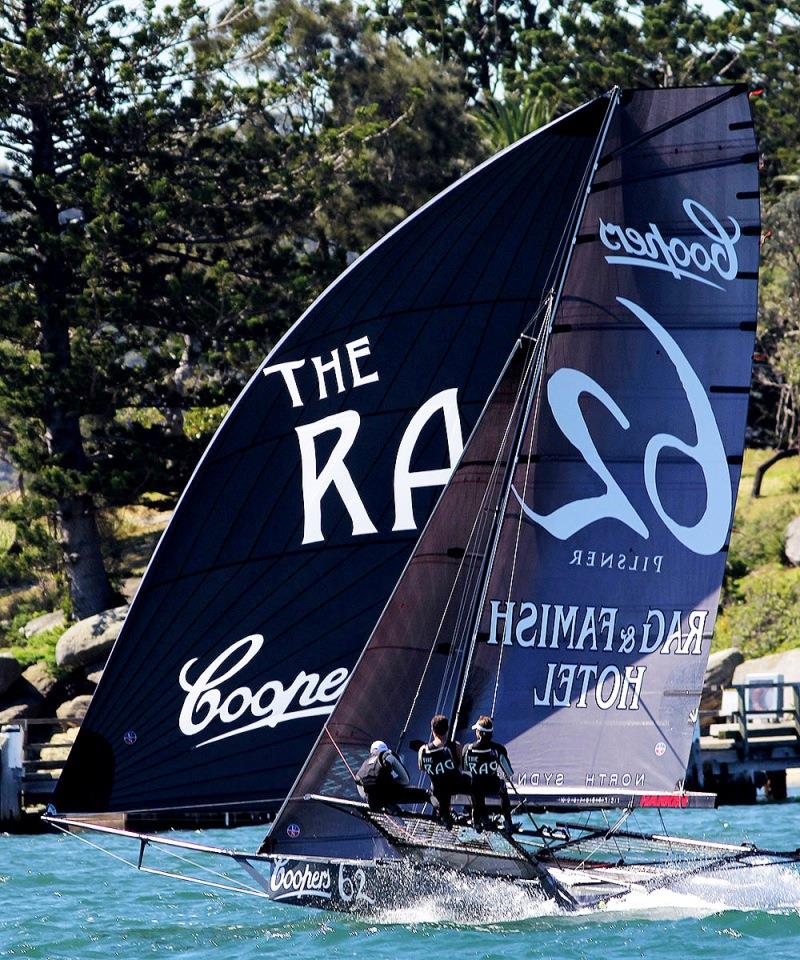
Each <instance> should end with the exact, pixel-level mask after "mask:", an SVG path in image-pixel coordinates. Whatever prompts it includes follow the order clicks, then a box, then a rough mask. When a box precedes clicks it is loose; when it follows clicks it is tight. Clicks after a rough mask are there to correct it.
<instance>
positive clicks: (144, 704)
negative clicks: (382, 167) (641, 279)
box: [54, 98, 608, 812]
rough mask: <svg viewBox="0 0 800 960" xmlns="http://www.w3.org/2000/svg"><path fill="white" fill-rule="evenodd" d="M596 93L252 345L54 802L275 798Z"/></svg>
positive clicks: (525, 274)
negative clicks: (261, 349) (240, 387)
mask: <svg viewBox="0 0 800 960" xmlns="http://www.w3.org/2000/svg"><path fill="white" fill-rule="evenodd" d="M607 109H608V101H607V99H605V98H604V99H601V100H599V101H596V102H594V103H591V104H589V105H587V106H585V107H582V108H580V109H578V110H576V111H573V112H572V113H571V114H569V115H568V116H566V117H564V118H562V119H560V120H558V121H556V122H554V123H553V124H550V125H549V126H548V127H546V128H544V129H543V130H542V131H540V132H539V133H537V134H535V135H533V136H531V137H529V138H527V139H526V140H524V141H521V142H520V143H518V144H515V145H514V146H513V147H511V148H509V149H508V150H506V151H504V152H503V153H501V154H499V155H498V156H497V157H495V158H493V159H492V160H491V161H489V162H487V163H486V164H484V165H483V166H481V167H479V168H478V169H477V170H475V171H473V172H472V173H471V174H469V175H468V176H466V177H465V178H463V179H462V180H461V181H459V182H458V183H456V184H455V185H453V186H452V187H451V188H449V189H448V190H446V191H445V192H444V193H443V194H441V195H440V196H439V197H437V198H435V199H434V200H433V201H431V202H430V203H429V204H428V205H426V206H425V207H424V208H422V209H421V210H420V211H418V212H417V213H416V214H415V215H413V216H412V217H410V218H409V219H408V220H407V221H406V222H405V223H403V224H401V225H400V227H398V228H397V229H396V230H394V231H393V232H392V233H391V234H389V235H388V236H387V237H386V238H384V240H382V241H381V242H380V243H379V244H377V245H376V246H375V247H373V248H372V249H371V250H370V251H368V253H367V254H365V255H364V256H363V257H362V258H360V259H359V260H358V261H356V263H355V264H353V266H352V267H351V268H349V269H348V271H346V273H345V274H343V275H342V277H340V278H339V280H337V281H336V282H335V283H334V284H333V285H332V286H331V287H330V288H329V289H328V290H327V291H326V292H325V293H324V294H323V295H322V296H321V297H320V299H319V300H318V301H316V303H314V304H313V305H312V307H311V308H310V309H309V310H308V312H307V313H306V314H305V315H304V316H303V317H302V318H301V319H300V321H298V323H297V324H296V325H295V326H294V327H293V328H292V330H291V331H290V332H289V333H288V334H287V335H286V336H285V337H284V339H283V340H282V341H281V342H280V343H279V344H278V345H277V346H276V347H275V349H274V350H273V351H272V352H271V354H270V355H269V356H268V357H267V359H266V360H265V361H264V363H263V364H262V366H261V367H260V368H259V370H258V371H257V372H256V374H255V375H254V376H253V378H252V380H251V381H250V383H249V384H248V386H247V387H246V389H245V390H244V392H243V393H242V395H241V396H240V397H239V399H238V400H237V402H236V403H235V405H234V406H233V408H232V409H231V411H230V413H229V415H228V417H227V418H226V420H225V421H224V423H223V425H222V426H221V428H220V430H219V431H218V432H217V434H216V436H215V437H214V439H213V441H212V443H211V445H210V446H209V448H208V450H207V451H206V453H205V455H204V456H203V459H202V460H201V462H200V464H199V465H198V468H197V469H196V471H195V473H194V475H193V477H192V480H191V481H190V483H189V485H188V487H187V489H186V491H185V492H184V494H183V496H182V498H181V501H180V503H179V505H178V508H177V510H176V512H175V515H174V517H173V519H172V521H171V523H170V525H169V527H168V529H167V531H166V532H165V534H164V536H163V537H162V540H161V542H160V544H159V546H158V549H157V551H156V553H155V554H154V557H153V559H152V561H151V563H150V565H149V567H148V570H147V572H146V574H145V577H144V580H143V582H142V585H141V587H140V589H139V592H138V594H137V596H136V598H135V600H134V603H133V605H132V607H131V610H130V613H129V615H128V618H127V621H126V623H125V626H124V628H123V631H122V633H121V635H120V638H119V640H118V642H117V644H116V646H115V647H114V650H113V652H112V655H111V657H110V659H109V662H108V664H107V667H106V670H105V672H104V676H103V679H102V681H101V683H100V685H99V687H98V689H97V692H96V693H95V695H94V698H93V700H92V704H91V707H90V709H89V712H88V714H87V716H86V719H85V721H84V723H83V726H82V728H81V731H80V734H79V736H78V738H77V741H76V743H75V746H74V748H73V751H72V753H71V756H70V759H69V761H68V764H67V766H66V768H65V770H64V773H63V775H62V777H61V779H60V781H59V784H58V787H57V790H56V793H55V796H54V804H55V806H56V807H57V808H58V810H59V811H60V812H69V811H78V812H88V811H97V810H128V811H131V810H154V809H160V810H163V809H171V808H186V807H199V806H204V805H215V806H222V807H227V808H231V807H233V806H239V805H250V806H252V805H253V804H256V803H262V802H276V803H277V802H279V801H280V800H282V799H283V797H284V796H285V795H286V793H287V791H288V789H289V788H290V787H291V785H292V783H293V782H294V780H295V778H296V776H297V773H298V770H299V768H300V765H301V764H302V761H303V760H304V759H305V757H306V755H307V754H308V751H309V749H310V748H311V746H312V745H313V743H314V740H315V738H316V736H317V734H318V732H319V730H320V726H321V724H322V722H323V720H324V719H325V717H327V716H328V715H329V714H330V712H331V710H332V709H333V707H334V704H335V703H336V701H337V699H338V697H339V696H340V694H341V692H342V690H343V689H344V686H345V684H346V682H347V680H348V678H349V675H350V670H351V669H352V667H353V664H354V663H355V661H356V658H357V657H358V655H359V653H360V652H361V650H362V649H363V646H364V644H365V642H366V640H367V638H368V636H369V634H370V632H371V630H372V628H373V626H374V624H375V621H376V620H377V618H378V616H379V614H380V612H381V610H382V609H383V607H384V605H385V603H386V601H387V598H388V597H389V595H390V593H391V591H392V588H393V587H394V585H395V583H396V580H397V578H398V576H399V575H400V573H401V571H402V569H403V567H404V565H405V564H406V562H407V560H408V557H409V554H410V551H411V549H412V547H413V545H414V543H415V542H416V540H417V537H418V535H419V530H420V529H421V528H422V526H423V525H424V522H425V520H426V519H427V517H428V516H429V514H430V511H431V509H432V506H433V504H434V502H435V500H436V498H437V496H438V495H439V493H440V492H441V489H442V486H443V485H444V483H445V482H446V479H447V477H448V476H449V475H450V472H451V470H452V467H453V465H454V464H455V463H456V461H457V459H458V456H459V454H460V452H461V449H462V445H463V440H464V438H466V437H467V436H469V434H470V433H471V431H472V429H473V427H474V425H475V423H476V421H477V419H478V416H479V414H480V412H481V410H482V409H483V408H484V406H485V404H486V401H487V397H488V396H489V394H490V392H491V390H492V388H493V387H494V385H495V384H496V383H497V380H498V377H499V376H500V374H501V371H502V370H503V368H504V366H505V364H506V362H507V359H508V356H509V353H510V351H511V350H512V348H513V346H514V344H515V343H516V342H517V340H518V337H519V335H520V333H521V332H522V331H523V330H525V329H526V328H527V327H528V326H529V325H530V323H531V320H532V317H533V315H534V314H535V312H536V310H537V308H538V306H539V304H540V303H541V300H542V297H543V293H544V291H545V290H546V289H548V287H549V286H550V285H551V283H552V272H553V268H554V263H555V260H556V259H557V253H556V252H557V251H558V250H559V249H560V247H561V244H562V241H563V233H564V226H565V224H566V223H568V222H569V219H570V213H571V211H572V210H573V209H574V207H575V203H576V200H577V198H578V195H579V192H580V189H581V185H582V184H583V183H584V178H585V172H586V167H587V163H588V161H589V158H590V156H592V152H593V150H594V148H595V144H596V140H597V135H598V131H599V129H600V127H601V124H602V123H603V119H604V117H605V115H606V112H607Z"/></svg>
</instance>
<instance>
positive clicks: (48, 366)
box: [26, 4, 116, 619]
mask: <svg viewBox="0 0 800 960" xmlns="http://www.w3.org/2000/svg"><path fill="white" fill-rule="evenodd" d="M26 14H27V20H28V29H29V30H30V29H33V28H34V27H35V26H36V23H35V17H34V12H33V8H32V6H31V5H30V4H28V5H26ZM30 117H31V131H32V133H31V158H30V162H31V173H32V174H33V176H34V177H42V179H43V181H44V182H45V184H46V186H45V188H44V189H43V190H42V191H41V192H38V191H37V192H36V193H35V194H34V197H33V200H34V206H35V208H36V216H37V218H38V219H39V221H40V225H41V228H42V231H41V232H42V235H43V236H44V237H45V238H46V239H45V240H44V242H42V243H41V245H40V246H39V248H38V250H37V253H38V254H39V261H38V264H37V269H36V275H35V281H34V282H35V296H36V300H37V304H38V308H39V309H38V325H39V335H40V344H39V346H40V350H41V361H42V366H43V368H44V370H45V372H46V376H45V387H44V390H45V395H44V397H43V401H42V407H41V409H42V414H41V416H42V420H43V422H44V427H45V440H46V444H47V451H48V454H49V456H50V460H51V462H52V464H53V465H54V466H56V467H59V468H61V469H63V470H69V471H72V472H73V473H75V474H77V475H78V476H80V475H81V474H83V475H85V474H87V473H88V468H89V463H88V459H87V457H86V451H85V450H84V447H83V437H82V436H81V430H80V416H79V412H78V411H77V410H75V409H74V407H73V404H72V403H70V402H69V399H68V398H67V399H65V393H66V392H67V391H68V384H69V382H70V377H69V370H70V365H71V360H72V358H71V349H70V339H69V322H68V317H69V309H68V290H69V278H68V276H67V274H66V268H65V262H64V257H63V255H62V251H61V249H60V245H59V243H58V241H57V240H56V241H55V242H54V241H53V238H58V237H59V235H60V233H61V225H60V224H59V220H58V207H57V205H56V202H55V200H54V199H53V195H52V192H51V189H52V188H51V187H49V186H47V184H52V183H54V182H55V176H56V167H57V163H56V150H55V140H54V134H53V127H52V122H51V116H50V114H49V113H48V109H47V104H46V103H45V104H42V103H36V104H33V105H32V106H31V107H30ZM65 486H66V484H65ZM55 499H56V526H57V531H58V538H59V542H60V545H61V548H62V550H63V556H64V563H65V566H66V570H67V578H68V580H69V592H70V598H71V600H72V608H73V612H74V614H75V616H77V617H78V618H79V619H82V618H84V617H88V616H91V615H92V614H94V613H99V612H100V611H101V610H106V609H108V608H109V607H111V606H113V605H114V601H115V599H116V595H115V594H114V591H113V590H112V589H111V584H110V582H109V580H108V575H107V573H106V570H105V565H104V563H103V556H102V553H101V551H100V532H99V530H98V528H97V517H96V514H95V506H94V502H93V500H92V498H91V496H90V495H89V494H88V493H85V492H78V493H73V492H65V493H64V494H63V495H61V496H59V495H56V498H55Z"/></svg>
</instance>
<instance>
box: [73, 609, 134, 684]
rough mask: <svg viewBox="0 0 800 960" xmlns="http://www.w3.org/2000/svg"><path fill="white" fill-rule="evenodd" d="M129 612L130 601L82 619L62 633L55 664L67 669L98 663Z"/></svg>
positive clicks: (108, 648) (111, 644) (110, 645)
mask: <svg viewBox="0 0 800 960" xmlns="http://www.w3.org/2000/svg"><path fill="white" fill-rule="evenodd" d="M127 613H128V607H127V604H126V605H124V606H122V607H114V608H113V609H112V610H104V611H103V612H102V613H98V614H96V615H95V616H93V617H87V618H86V620H81V621H80V623H76V624H75V625H74V626H73V627H70V628H69V630H67V631H66V632H65V633H63V634H62V635H61V637H60V638H59V640H58V643H57V644H56V663H57V664H58V665H59V667H62V668H64V669H67V670H69V669H72V668H74V667H83V666H87V665H88V664H94V663H97V661H98V660H100V659H103V658H105V657H106V656H107V654H108V653H109V651H110V650H111V648H112V646H113V645H114V641H115V640H116V639H117V636H118V634H119V631H120V629H121V628H122V624H123V623H124V622H125V617H126V615H127Z"/></svg>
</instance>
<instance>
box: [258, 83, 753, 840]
mask: <svg viewBox="0 0 800 960" xmlns="http://www.w3.org/2000/svg"><path fill="white" fill-rule="evenodd" d="M604 134H605V135H604V137H603V138H602V144H601V146H602V150H601V154H600V156H599V159H598V162H597V164H596V169H594V165H592V169H590V171H589V174H590V176H591V188H590V193H589V196H588V199H587V202H586V203H585V206H584V208H583V211H582V215H581V218H580V220H579V222H577V223H575V224H574V225H573V227H574V230H573V233H574V246H573V253H572V256H571V259H570V262H569V266H568V269H567V270H566V272H565V274H564V275H563V276H562V277H561V278H559V280H557V281H554V285H553V286H554V290H556V291H560V296H559V297H558V298H557V303H556V304H555V310H554V311H553V312H552V313H551V314H549V317H548V322H547V324H546V325H545V326H544V328H543V329H542V331H541V335H540V336H539V338H538V340H537V349H538V350H540V351H541V358H542V360H541V364H539V362H538V361H534V362H532V363H531V364H530V365H528V366H527V367H524V370H525V372H524V373H523V375H521V376H520V377H519V378H518V380H517V384H518V392H517V397H516V400H514V401H513V402H511V401H509V400H508V398H507V397H506V398H505V399H504V393H503V390H501V391H499V392H498V394H497V395H496V396H495V399H494V401H493V402H492V403H491V404H490V405H489V407H488V408H487V413H486V415H485V417H484V419H483V420H482V421H481V422H480V423H479V425H478V427H477V429H476V432H475V435H474V438H473V442H474V443H475V444H476V448H480V449H481V450H482V454H481V455H482V456H483V457H485V458H486V459H487V461H488V462H491V463H493V464H494V463H499V464H502V463H503V462H504V461H507V460H508V457H509V448H508V446H507V440H506V437H507V436H508V434H507V432H506V431H505V430H503V431H498V430H497V429H496V428H495V429H494V430H492V428H491V427H490V422H491V420H492V419H493V418H496V416H497V413H498V410H499V409H501V408H504V409H505V410H506V411H507V412H508V416H507V418H506V422H507V423H508V424H510V425H511V428H512V433H513V432H514V422H515V418H517V417H518V416H519V413H518V411H521V410H525V411H529V414H528V413H527V412H526V420H525V421H524V422H523V423H521V424H520V430H519V431H518V433H519V436H520V443H519V446H518V447H517V448H516V451H515V456H514V464H513V471H512V472H511V473H510V475H509V477H508V480H509V483H508V486H507V487H506V488H505V489H502V488H501V487H502V485H497V484H484V485H483V487H482V489H483V490H488V491H489V496H493V497H494V498H495V506H496V507H497V508H498V509H500V510H501V511H502V512H501V515H500V517H499V519H498V521H497V523H496V524H495V526H494V532H495V535H494V538H492V537H491V536H490V535H489V534H488V533H484V535H483V538H482V539H481V540H480V541H479V542H477V543H476V551H477V553H479V554H481V555H483V556H486V557H488V558H489V560H490V561H491V562H490V563H489V564H488V568H487V569H485V571H484V573H483V574H482V575H481V576H482V577H483V583H482V585H481V593H480V597H479V603H478V605H477V607H476V608H475V617H474V620H473V622H472V624H471V625H470V628H471V637H470V639H471V641H472V642H471V643H470V644H468V645H467V647H464V646H463V645H462V644H461V643H460V642H457V643H451V641H453V637H455V638H456V640H458V639H459V637H460V634H459V631H458V630H455V631H454V632H453V635H452V636H447V635H444V636H442V635H441V634H440V632H438V631H432V630H430V629H429V630H428V634H427V637H423V636H422V629H423V626H424V624H423V620H424V619H427V622H428V623H429V624H433V623H440V622H441V623H443V624H444V625H445V628H446V629H447V628H449V627H450V626H451V625H452V624H451V618H452V617H453V610H454V609H462V608H464V606H469V603H470V601H469V597H470V596H474V595H475V591H476V582H475V579H474V578H473V577H464V579H463V587H464V589H463V590H460V591H459V590H458V589H456V590H454V591H448V590H445V589H443V588H442V589H440V592H439V594H438V598H437V601H436V602H438V604H439V606H438V608H437V610H435V611H433V610H426V611H425V614H424V617H423V615H422V614H420V613H418V612H417V611H416V609H414V610H409V608H408V604H407V603H406V602H405V595H406V590H407V589H408V588H409V585H410V582H412V581H413V580H414V578H416V577H417V576H418V572H417V563H418V560H419V557H418V555H415V556H414V557H413V558H412V561H411V563H410V564H409V566H408V568H407V569H406V573H405V575H404V577H403V578H402V579H401V581H400V583H399V585H398V587H397V590H396V592H395V594H394V596H393V598H392V600H391V601H390V603H389V605H388V606H387V608H386V610H385V612H384V615H383V618H382V620H381V621H380V622H379V624H378V626H377V628H376V630H375V633H374V634H373V637H372V638H371V640H370V643H369V644H368V646H367V649H366V650H365V652H364V655H363V656H362V659H361V661H360V663H359V666H358V667H357V669H356V671H355V674H354V677H353V679H352V681H351V684H350V686H349V687H348V689H347V691H346V692H345V694H344V695H343V697H342V698H341V700H340V701H339V704H338V706H337V708H336V709H335V711H334V712H333V714H332V716H331V718H330V720H329V721H328V723H327V725H326V729H325V731H324V732H323V734H322V735H321V737H320V739H319V741H318V744H317V746H316V748H315V749H314V751H313V752H312V754H311V757H310V759H309V761H308V763H307V765H306V767H305V770H304V772H303V774H302V775H301V777H300V778H299V780H298V782H297V784H296V785H295V787H294V789H293V790H292V794H291V797H290V798H289V800H288V801H287V804H286V806H285V808H284V809H283V811H282V813H281V815H280V817H279V818H278V821H277V822H276V824H275V827H274V829H273V831H272V833H271V836H270V838H269V849H270V850H272V851H273V852H278V853H288V854H295V853H296V854H298V855H303V854H307V853H314V854H326V855H327V854H334V855H336V854H342V855H344V854H343V851H344V850H346V849H350V850H351V851H352V850H356V851H357V852H356V853H354V854H353V855H367V853H368V851H370V850H372V854H371V855H386V851H385V850H384V849H383V848H384V847H385V846H386V844H385V841H384V840H382V839H381V836H380V835H379V833H378V832H377V831H376V830H373V829H371V828H370V825H369V823H367V822H365V821H363V820H357V819H356V818H353V817H349V821H350V823H348V822H347V821H348V816H347V814H346V813H343V812H341V809H334V808H332V807H331V806H329V805H328V804H324V803H320V802H317V801H314V800H307V799H304V798H306V797H307V796H309V795H317V794H322V795H327V796H332V795H338V796H342V795H343V796H350V797H352V798H355V797H356V793H355V789H354V785H353V781H352V777H351V775H350V774H349V773H348V770H347V763H349V765H350V767H353V765H354V763H355V761H356V758H357V757H358V756H359V753H360V754H361V755H364V754H365V753H366V751H367V750H368V747H369V743H370V741H371V740H372V739H375V738H381V739H385V740H387V741H388V742H390V743H392V744H394V745H396V746H398V749H399V750H400V752H401V753H402V755H403V759H404V760H405V762H406V764H407V765H408V766H409V768H412V767H413V766H414V765H415V759H416V758H415V756H414V751H413V750H410V749H409V737H414V738H420V737H425V736H426V735H427V723H428V720H429V719H430V716H431V713H432V712H434V711H435V710H441V709H444V710H445V712H448V708H449V709H450V712H451V714H452V715H453V716H454V717H455V718H456V721H457V731H458V732H459V733H460V734H461V738H462V739H464V738H465V737H466V736H467V735H468V727H469V724H471V722H472V721H473V720H474V719H475V717H476V715H477V714H479V713H489V714H493V715H494V717H495V728H496V730H497V731H498V737H499V738H501V739H502V740H503V741H504V742H506V743H507V744H508V746H509V752H510V754H511V758H512V762H513V764H514V766H515V769H516V777H515V789H516V790H517V791H518V792H519V793H521V794H536V793H537V792H538V793H546V791H548V790H550V791H560V794H561V799H562V800H565V802H574V803H575V804H576V805H579V804H580V803H583V804H584V805H587V806H591V805H593V804H597V805H602V806H615V805H625V804H627V803H628V802H630V797H631V795H632V794H633V792H635V791H639V792H640V793H642V794H644V795H647V796H650V797H652V796H653V794H654V792H659V791H663V792H671V791H674V790H681V788H682V781H683V776H684V772H685V769H686V763H687V759H688V752H689V748H690V742H691V736H692V730H693V727H694V723H695V720H696V717H697V708H698V704H699V697H700V691H701V687H702V680H703V674H704V669H705V663H706V660H707V656H708V652H709V647H710V642H711V633H712V630H713V625H714V619H715V616H716V608H717V602H718V595H719V589H720V584H721V580H722V574H723V570H724V563H725V554H726V550H727V543H728V536H729V533H730V527H731V522H732V515H733V503H734V500H735V493H736V488H737V485H738V480H739V474H740V468H741V455H742V445H743V436H744V427H745V419H746V411H747V393H748V389H749V380H750V364H751V356H752V345H753V338H754V330H755V314H756V296H757V293H756V291H757V283H756V281H757V269H758V246H759V231H760V228H759V205H758V174H757V156H756V151H755V141H754V134H753V123H752V119H751V114H750V107H749V102H748V98H747V93H746V91H745V90H744V89H743V88H741V87H730V88H722V89H720V88H716V89H709V88H698V89H675V90H653V91H635V92H625V93H623V94H622V95H621V96H620V98H619V100H618V101H616V103H615V107H614V110H613V114H612V116H611V117H610V121H609V124H608V127H607V130H604ZM523 366H524V365H523ZM526 397H528V398H529V399H530V403H529V404H528V403H526V402H524V399H525V398H526ZM498 405H499V406H498ZM492 434H493V435H494V437H495V441H496V444H495V447H494V451H493V452H492V453H489V452H488V451H486V450H485V449H484V447H483V444H484V441H485V440H486V439H487V438H488V437H489V436H490V435H492ZM473 459H474V456H473V453H472V451H471V449H470V447H468V448H467V451H466V452H465V457H464V464H468V463H470V462H472V461H473ZM460 469H461V468H459V470H457V471H456V472H455V474H454V475H453V479H452V480H451V487H448V489H447V490H446V491H445V493H444V495H443V496H442V498H441V499H440V501H439V504H438V505H437V508H436V510H435V511H434V513H433V516H432V517H431V520H430V523H429V526H428V529H427V530H426V533H425V535H424V536H423V538H422V539H421V541H420V543H419V545H418V547H417V550H418V551H419V552H422V551H423V550H424V549H425V545H426V538H428V537H430V538H432V539H433V538H435V536H436V532H437V531H440V530H446V531H448V536H449V540H450V541H452V540H456V539H457V536H456V533H455V528H454V527H453V524H454V523H456V522H460V524H461V528H462V530H463V531H464V532H465V534H466V533H468V531H470V530H473V529H475V526H476V524H478V526H480V518H481V517H482V515H483V512H484V511H485V509H486V506H485V501H484V500H483V499H481V498H479V499H478V500H476V502H475V503H474V504H473V506H472V509H471V510H467V509H465V508H464V509H463V512H461V513H460V518H453V517H447V516H445V513H446V511H447V510H448V509H449V504H448V501H449V497H450V496H451V488H452V486H453V485H456V484H458V483H459V482H460V479H459V477H460ZM462 507H464V505H463V504H462ZM481 529H483V528H482V527H481ZM448 542H449V541H448ZM407 581H408V582H407ZM454 586H455V588H458V587H459V582H458V581H457V580H456V581H454ZM426 602H433V598H426ZM437 616H438V620H437ZM459 629H461V628H460V627H459ZM389 638H391V641H390V640H389ZM426 642H427V644H428V648H427V649H428V656H427V657H425V656H423V655H422V650H423V649H424V648H425V643H426ZM393 644H396V645H395V649H394V650H392V652H391V654H390V653H388V652H387V649H386V648H387V647H392V646H393ZM404 644H408V645H409V648H412V647H413V649H414V651H415V652H414V654H413V655H411V656H410V658H409V663H408V664H407V669H404V670H398V671H397V672H396V673H395V672H394V671H395V669H396V665H397V664H399V663H401V662H403V661H402V653H403V649H402V647H403V645H404ZM397 645H399V646H397ZM439 654H440V655H439ZM411 661H413V664H414V667H413V668H412V667H411ZM387 663H388V664H389V666H390V668H391V669H390V670H387V669H386V665H387ZM453 676H459V677H460V682H459V689H458V690H457V691H455V692H454V691H453V681H452V678H453ZM390 684H391V686H390ZM389 690H390V691H391V692H390V693H387V691H389ZM451 698H452V702H451Z"/></svg>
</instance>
